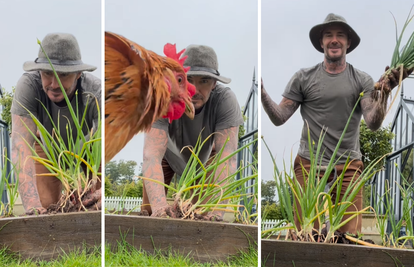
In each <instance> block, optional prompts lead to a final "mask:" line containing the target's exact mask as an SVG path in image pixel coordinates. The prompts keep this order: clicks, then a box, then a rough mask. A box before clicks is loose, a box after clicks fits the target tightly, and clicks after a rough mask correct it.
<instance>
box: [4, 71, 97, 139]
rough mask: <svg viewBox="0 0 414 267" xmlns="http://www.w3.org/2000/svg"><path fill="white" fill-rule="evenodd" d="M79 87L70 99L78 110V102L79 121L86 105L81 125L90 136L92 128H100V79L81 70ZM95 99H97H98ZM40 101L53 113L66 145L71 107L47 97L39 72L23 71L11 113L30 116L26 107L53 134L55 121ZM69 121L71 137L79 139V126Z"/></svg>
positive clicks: (85, 133)
mask: <svg viewBox="0 0 414 267" xmlns="http://www.w3.org/2000/svg"><path fill="white" fill-rule="evenodd" d="M77 90H78V94H77V98H76V97H74V98H73V99H72V100H71V104H72V107H73V109H74V110H75V113H76V102H78V110H79V121H81V119H82V117H81V116H80V114H83V111H84V109H85V106H86V104H87V111H86V116H85V122H86V124H85V125H84V126H83V128H82V131H83V133H84V135H87V134H88V132H89V131H90V130H91V129H92V128H93V129H94V130H96V129H97V127H98V116H99V113H98V109H97V106H96V103H97V102H98V105H100V102H101V80H100V79H99V78H97V77H95V76H93V75H91V74H89V73H82V75H81V77H80V78H79V80H78V84H77ZM95 98H96V99H97V100H98V101H96V100H95ZM41 103H42V104H43V105H44V106H45V107H46V109H47V111H48V112H49V113H50V115H51V117H52V120H53V123H54V124H55V125H56V127H60V134H61V135H62V138H63V140H64V142H65V144H66V145H68V136H67V132H66V125H67V123H68V120H67V118H72V117H71V115H70V112H69V108H68V107H67V106H65V107H59V106H57V105H56V104H55V103H54V102H52V101H51V100H50V99H49V98H48V97H47V95H46V93H45V92H44V91H43V86H42V81H41V78H40V73H39V72H38V71H32V72H26V73H24V74H23V75H22V77H21V78H20V79H19V81H18V82H17V85H16V92H15V95H14V98H13V103H12V107H11V113H12V114H15V115H19V116H24V117H30V116H29V113H28V111H27V110H26V109H25V108H27V109H28V110H29V111H30V112H31V113H32V114H33V115H34V116H35V117H36V118H37V119H39V121H40V122H41V123H42V125H43V126H44V127H45V128H46V129H47V130H48V132H49V133H51V132H52V129H53V126H52V122H51V120H50V118H49V116H48V115H47V113H46V111H45V109H44V107H43V106H42V105H41ZM23 107H25V108H23ZM58 123H59V124H58ZM69 123H70V127H71V128H72V138H76V126H75V124H74V122H73V120H69ZM58 125H59V126H58Z"/></svg>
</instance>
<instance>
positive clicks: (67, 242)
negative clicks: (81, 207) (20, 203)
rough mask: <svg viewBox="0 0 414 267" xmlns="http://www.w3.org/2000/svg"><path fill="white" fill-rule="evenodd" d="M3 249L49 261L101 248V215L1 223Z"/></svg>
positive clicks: (81, 214)
mask: <svg viewBox="0 0 414 267" xmlns="http://www.w3.org/2000/svg"><path fill="white" fill-rule="evenodd" d="M0 229H1V230H0V245H2V246H4V245H5V246H9V247H10V249H11V250H12V251H14V252H19V253H20V255H21V256H22V257H23V258H24V259H26V258H33V259H40V260H50V259H55V258H57V257H58V255H59V253H62V250H63V251H65V252H69V251H73V250H74V249H75V248H82V245H83V244H86V245H92V246H95V245H100V244H101V211H93V212H76V213H65V214H56V215H39V216H26V217H15V218H3V219H0Z"/></svg>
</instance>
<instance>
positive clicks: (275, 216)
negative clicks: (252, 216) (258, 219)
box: [262, 203, 287, 220]
mask: <svg viewBox="0 0 414 267" xmlns="http://www.w3.org/2000/svg"><path fill="white" fill-rule="evenodd" d="M262 219H263V220H283V219H287V218H285V216H283V212H282V208H281V207H280V204H276V203H272V204H269V203H267V204H262Z"/></svg>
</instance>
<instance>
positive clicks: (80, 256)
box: [0, 245, 102, 267]
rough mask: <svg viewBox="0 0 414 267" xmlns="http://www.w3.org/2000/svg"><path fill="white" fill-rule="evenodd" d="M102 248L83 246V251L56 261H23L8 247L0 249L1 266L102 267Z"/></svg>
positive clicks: (70, 253)
mask: <svg viewBox="0 0 414 267" xmlns="http://www.w3.org/2000/svg"><path fill="white" fill-rule="evenodd" d="M101 258H102V257H101V249H100V247H93V248H89V247H86V245H85V246H83V248H82V249H75V250H74V251H72V252H69V253H60V255H59V257H58V258H57V259H55V260H49V261H34V260H30V259H25V260H23V259H22V258H21V257H20V256H19V255H18V254H16V253H13V252H11V251H10V250H9V249H8V248H7V247H4V248H1V249H0V266H16V267H17V266H19V267H63V266H77V267H90V266H101Z"/></svg>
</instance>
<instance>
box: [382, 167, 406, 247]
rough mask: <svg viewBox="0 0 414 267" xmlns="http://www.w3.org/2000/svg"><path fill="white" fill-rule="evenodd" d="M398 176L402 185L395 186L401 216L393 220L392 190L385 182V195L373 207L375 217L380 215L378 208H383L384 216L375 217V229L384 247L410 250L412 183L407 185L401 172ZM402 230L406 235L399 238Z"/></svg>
mask: <svg viewBox="0 0 414 267" xmlns="http://www.w3.org/2000/svg"><path fill="white" fill-rule="evenodd" d="M397 169H398V168H397ZM398 171H399V169H398ZM399 172H400V171H399ZM400 175H401V180H402V181H403V183H402V185H400V184H397V186H398V187H399V189H400V192H401V199H402V209H401V210H402V216H401V218H400V219H399V220H397V219H396V218H395V215H394V214H395V207H394V203H393V199H394V197H393V195H391V192H392V190H391V188H390V185H389V184H388V181H387V180H386V181H385V182H386V183H385V193H384V194H383V195H382V196H381V197H380V198H379V203H378V204H377V205H376V206H375V212H376V214H377V215H379V214H382V213H381V211H380V207H381V206H382V207H385V211H384V216H382V217H380V216H377V228H378V229H379V233H380V235H381V239H382V244H383V245H384V246H387V247H394V248H406V247H407V246H410V247H411V248H414V246H413V243H414V229H413V219H412V216H411V211H412V209H413V207H414V201H413V199H412V196H413V195H414V182H413V183H409V182H408V181H407V180H406V179H405V177H404V176H403V175H402V173H401V172H400ZM388 222H389V227H390V229H389V230H390V231H389V232H390V233H389V234H388V233H387V230H388V229H387V227H388ZM403 229H405V232H406V235H404V236H401V235H400V234H401V232H402V230H403Z"/></svg>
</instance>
